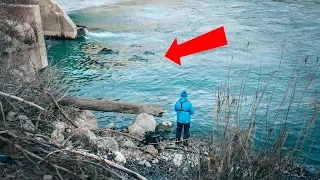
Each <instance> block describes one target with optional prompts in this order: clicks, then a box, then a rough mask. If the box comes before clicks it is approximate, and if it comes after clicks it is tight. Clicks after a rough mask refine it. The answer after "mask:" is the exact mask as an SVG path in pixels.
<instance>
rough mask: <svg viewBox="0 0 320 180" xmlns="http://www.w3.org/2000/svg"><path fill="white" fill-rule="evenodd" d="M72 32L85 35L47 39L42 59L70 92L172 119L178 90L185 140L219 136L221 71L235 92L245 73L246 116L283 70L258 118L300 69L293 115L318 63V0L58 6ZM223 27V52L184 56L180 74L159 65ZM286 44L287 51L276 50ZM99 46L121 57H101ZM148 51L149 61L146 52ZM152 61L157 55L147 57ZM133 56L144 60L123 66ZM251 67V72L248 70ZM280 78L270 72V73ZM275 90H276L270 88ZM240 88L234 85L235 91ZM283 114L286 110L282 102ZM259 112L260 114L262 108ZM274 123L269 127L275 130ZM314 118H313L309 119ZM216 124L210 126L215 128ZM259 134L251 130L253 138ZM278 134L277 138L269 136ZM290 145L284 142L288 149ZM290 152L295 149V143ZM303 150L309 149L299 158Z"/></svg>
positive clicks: (318, 135) (67, 1)
mask: <svg viewBox="0 0 320 180" xmlns="http://www.w3.org/2000/svg"><path fill="white" fill-rule="evenodd" d="M58 2H59V3H60V5H61V6H62V8H63V9H65V10H66V11H67V12H68V14H69V15H70V17H71V18H72V19H73V20H74V21H75V23H76V24H80V25H85V26H87V27H88V29H89V32H87V35H86V36H85V37H84V38H80V39H78V40H76V41H67V40H65V41H47V44H48V46H50V49H49V52H48V54H49V57H51V58H52V63H53V64H59V65H60V66H61V67H62V68H63V69H64V70H65V71H66V72H67V73H69V76H68V79H69V80H72V81H73V82H74V83H75V87H73V88H72V89H70V94H72V95H78V96H83V97H90V98H104V99H112V100H114V99H120V100H122V101H132V102H143V103H152V104H159V105H163V106H165V107H166V108H167V110H168V113H167V114H165V115H164V117H162V118H157V121H163V120H170V121H172V122H174V121H175V117H174V115H175V114H174V112H173V104H174V102H175V101H176V100H177V99H178V97H179V94H180V92H181V91H182V90H187V92H189V99H190V101H191V102H192V103H193V104H194V106H195V110H196V114H195V115H194V117H193V124H192V133H193V134H198V135H201V136H207V135H209V134H210V132H211V130H212V128H213V129H215V130H217V128H218V127H219V125H221V124H219V122H214V113H215V111H214V109H215V101H216V98H215V92H216V90H217V89H218V87H219V86H221V85H222V84H224V83H225V82H226V79H227V76H228V67H229V66H228V63H230V62H231V60H232V63H231V70H230V77H229V80H230V82H231V83H234V84H237V83H238V84H239V82H241V81H242V77H243V74H244V73H245V72H246V71H245V68H246V69H248V68H249V67H250V74H249V77H248V80H247V84H246V86H245V90H244V92H243V93H244V100H243V104H244V106H243V113H244V114H245V113H246V112H248V111H250V110H251V109H252V106H251V102H252V100H253V99H254V97H255V92H256V89H257V88H258V89H259V90H258V91H259V92H261V91H262V89H263V87H264V86H262V85H260V86H259V85H258V84H259V82H260V83H261V84H265V83H266V82H267V80H268V78H269V76H270V74H271V73H272V72H275V71H276V70H277V68H278V66H279V62H280V59H281V57H282V61H281V62H282V63H281V70H280V72H279V75H278V76H277V77H276V78H272V80H271V83H270V88H269V89H268V91H267V93H266V96H267V98H266V99H264V101H263V102H262V103H261V106H262V108H261V110H260V112H261V113H262V114H263V112H264V111H265V109H266V108H265V107H266V106H267V103H266V102H267V99H268V98H269V99H270V97H269V96H270V94H271V91H272V90H273V86H276V87H275V88H274V92H275V93H274V96H273V98H272V103H271V105H270V107H269V113H270V114H275V113H276V110H277V108H278V107H279V105H280V104H281V100H282V98H283V96H284V93H285V91H286V87H287V84H288V81H289V79H290V76H291V73H292V69H293V67H294V64H295V63H296V62H298V64H299V67H300V65H301V64H300V63H301V62H304V60H305V59H306V58H307V63H304V64H302V66H301V71H300V77H301V78H299V80H298V82H297V90H296V92H295V93H296V98H295V99H294V101H293V103H292V104H293V105H292V107H294V108H292V111H290V112H289V113H290V114H292V115H290V117H292V116H293V114H294V112H295V111H294V110H295V109H296V108H297V107H298V103H299V100H300V97H301V95H302V94H303V91H304V88H305V85H306V84H307V83H308V81H309V80H310V77H311V75H312V70H314V69H315V66H316V64H317V57H318V56H320V50H319V48H320V3H319V2H317V1H304V2H297V1H293V0H292V1H289V0H287V1H271V0H266V1H263V2H261V1H235V0H227V1H217V0H211V1H209V0H204V1H200V0H190V1H178V0H175V1H169V0H168V1H165V0H158V1H156V0H151V1H147V0H144V1H124V0H123V1H111V0H93V1H81V0H58ZM220 26H224V27H225V31H226V34H227V38H228V43H229V45H228V46H227V47H223V48H219V49H215V50H212V51H207V52H204V53H199V54H196V55H192V56H188V57H184V58H182V64H183V66H182V67H178V66H177V65H175V64H173V63H172V62H170V61H168V60H167V59H165V58H164V54H165V52H166V51H167V49H168V48H169V46H170V45H171V43H172V41H173V40H174V38H176V37H177V38H178V42H179V43H182V42H185V41H187V40H189V39H192V38H194V37H196V36H198V35H201V34H203V33H206V32H208V31H211V30H213V29H215V28H218V27H220ZM283 45H284V48H283ZM103 47H107V48H110V49H112V50H113V51H119V54H112V55H109V54H107V55H106V54H99V53H98V52H99V50H101V49H102V48H103ZM145 51H149V52H151V53H152V54H147V55H146V54H144V53H145ZM153 53H154V54H153ZM133 55H136V56H140V57H142V58H143V59H146V60H139V61H128V60H129V59H130V58H131V57H132V56H133ZM249 64H250V66H249ZM276 73H277V72H276ZM275 82H277V83H276V84H275ZM319 82H320V81H319V73H316V76H315V78H313V79H312V83H311V85H310V86H309V87H308V90H307V91H306V93H305V94H304V98H303V100H302V103H301V105H300V106H299V108H298V113H297V115H296V116H295V120H294V121H292V122H291V125H293V127H294V130H296V133H293V134H292V137H293V139H296V136H298V134H299V130H300V128H301V126H303V123H304V121H303V120H304V118H305V117H307V116H310V114H308V113H307V114H306V113H304V109H306V108H308V104H307V102H310V101H317V102H318V101H319V95H320V94H319V93H317V92H316V90H317V88H319V87H320V83H319ZM237 88H240V87H238V86H236V87H235V90H237ZM284 106H288V103H285V104H284ZM263 108H264V109H263ZM284 114H286V112H285V111H284V110H283V112H281V116H279V118H278V119H277V122H276V123H275V124H274V126H275V129H276V128H277V127H276V126H277V124H278V125H281V118H282V116H284ZM96 115H97V117H99V120H100V121H101V123H100V124H101V126H103V125H105V124H108V123H110V122H116V123H117V126H118V127H124V126H126V125H128V124H130V123H131V119H132V118H133V116H132V115H126V114H120V115H119V114H113V113H98V112H97V113H96ZM311 115H312V114H311ZM319 121H320V120H319V117H317V118H316V121H315V124H316V125H315V128H314V129H311V134H312V138H313V142H312V141H311V140H309V141H310V142H309V143H310V144H311V143H313V145H314V147H313V148H312V149H311V153H310V154H311V155H310V157H309V158H308V164H309V165H311V166H313V167H319V166H320V157H319V156H320V140H319V139H320V132H319V131H317V129H318V128H319ZM213 123H214V124H215V125H214V126H212V125H213ZM259 131H260V134H261V132H262V130H261V127H258V132H257V135H258V136H259ZM275 132H276V131H275ZM289 144H290V143H289ZM293 145H294V143H293ZM308 151H309V148H308V147H306V153H304V155H303V157H305V156H306V154H307V152H308Z"/></svg>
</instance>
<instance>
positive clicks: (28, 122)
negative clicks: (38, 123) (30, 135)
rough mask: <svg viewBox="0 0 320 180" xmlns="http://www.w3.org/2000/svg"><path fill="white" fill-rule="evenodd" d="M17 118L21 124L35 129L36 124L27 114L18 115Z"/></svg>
mask: <svg viewBox="0 0 320 180" xmlns="http://www.w3.org/2000/svg"><path fill="white" fill-rule="evenodd" d="M17 119H18V120H19V121H20V126H21V127H22V128H23V129H25V130H29V131H34V130H35V125H34V124H33V122H32V121H31V120H30V119H29V118H28V117H27V116H25V115H18V116H17Z"/></svg>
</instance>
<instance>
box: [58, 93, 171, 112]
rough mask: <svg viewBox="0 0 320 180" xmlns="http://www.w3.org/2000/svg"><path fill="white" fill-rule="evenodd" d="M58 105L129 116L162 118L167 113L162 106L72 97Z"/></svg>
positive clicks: (67, 97) (65, 98)
mask: <svg viewBox="0 0 320 180" xmlns="http://www.w3.org/2000/svg"><path fill="white" fill-rule="evenodd" d="M58 103H60V104H61V105H64V106H73V107H76V108H79V109H86V110H93V111H104V112H119V113H128V114H140V113H147V114H150V115H154V116H158V117H160V116H162V114H163V113H164V112H166V110H165V109H164V108H163V107H161V106H154V105H149V104H137V103H127V102H119V101H109V100H94V99H87V98H79V97H72V96H66V97H64V98H62V99H61V100H60V101H59V102H58Z"/></svg>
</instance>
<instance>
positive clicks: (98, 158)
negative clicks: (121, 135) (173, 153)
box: [66, 149, 147, 180]
mask: <svg viewBox="0 0 320 180" xmlns="http://www.w3.org/2000/svg"><path fill="white" fill-rule="evenodd" d="M66 151H68V152H71V153H75V154H80V155H82V156H85V157H87V158H91V159H94V160H97V161H102V162H104V163H106V164H107V165H109V166H111V167H113V168H116V169H118V170H120V171H123V172H125V173H127V174H129V175H131V176H133V177H135V178H137V179H139V180H147V178H145V177H144V176H142V175H140V174H138V173H136V172H134V171H132V170H130V169H128V168H126V167H123V166H121V165H119V164H117V163H115V162H112V161H109V160H107V159H102V158H100V157H99V156H97V155H94V154H90V153H87V152H81V151H76V150H74V149H70V150H66Z"/></svg>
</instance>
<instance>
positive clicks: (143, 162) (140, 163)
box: [138, 160, 146, 166]
mask: <svg viewBox="0 0 320 180" xmlns="http://www.w3.org/2000/svg"><path fill="white" fill-rule="evenodd" d="M145 163H146V160H143V161H139V162H138V165H140V166H144V164H145Z"/></svg>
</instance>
